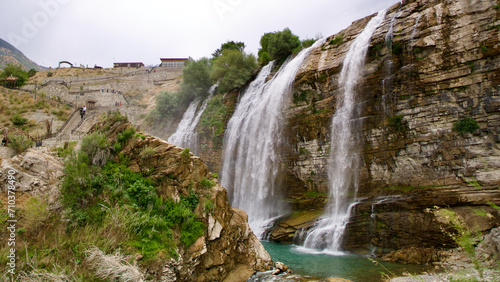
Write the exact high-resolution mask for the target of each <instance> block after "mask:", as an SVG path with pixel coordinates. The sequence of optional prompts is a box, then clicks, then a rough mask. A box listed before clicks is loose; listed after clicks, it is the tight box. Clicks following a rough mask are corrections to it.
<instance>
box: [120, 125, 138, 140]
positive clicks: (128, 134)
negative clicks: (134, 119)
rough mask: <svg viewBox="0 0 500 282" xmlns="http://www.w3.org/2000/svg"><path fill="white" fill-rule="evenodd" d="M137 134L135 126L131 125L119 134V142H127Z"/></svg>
mask: <svg viewBox="0 0 500 282" xmlns="http://www.w3.org/2000/svg"><path fill="white" fill-rule="evenodd" d="M134 134H135V128H134V127H132V126H130V127H127V128H126V129H125V130H123V131H122V132H120V133H119V134H118V137H117V140H118V142H120V143H122V144H125V143H126V142H127V141H128V140H129V139H130V138H132V136H134Z"/></svg>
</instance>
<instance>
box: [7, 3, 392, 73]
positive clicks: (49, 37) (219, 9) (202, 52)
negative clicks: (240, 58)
mask: <svg viewBox="0 0 500 282" xmlns="http://www.w3.org/2000/svg"><path fill="white" fill-rule="evenodd" d="M397 2H400V1H398V0H306V1H304V0H183V1H181V0H177V1H173V0H143V1H138V0H2V1H1V3H0V38H2V39H4V40H6V41H8V42H9V43H11V44H12V45H14V46H15V47H17V48H18V49H19V50H21V51H22V52H23V53H24V54H25V55H26V56H28V58H30V59H32V60H34V61H35V62H36V63H38V64H41V65H43V66H52V67H57V64H58V62H59V61H62V60H67V61H70V62H72V63H77V64H83V65H88V66H89V67H90V66H94V65H95V64H97V65H100V66H103V67H111V66H112V64H113V62H125V61H127V62H132V61H133V62H136V61H138V62H144V63H145V64H146V65H156V64H159V63H160V60H159V58H164V57H193V58H195V59H198V58H201V57H209V56H210V55H211V54H212V52H213V51H214V50H215V49H217V48H219V47H220V45H221V44H222V43H224V42H226V41H228V40H233V41H242V42H244V43H245V44H246V46H247V47H246V49H245V51H246V52H249V53H254V54H256V53H257V50H258V48H259V40H260V37H261V36H262V35H263V34H264V33H266V32H272V31H278V30H283V29H284V28H286V27H289V28H290V29H291V30H292V32H293V33H294V34H296V35H298V36H299V37H300V38H301V39H305V38H315V37H316V36H317V35H322V36H330V35H332V34H335V33H337V32H338V31H340V30H342V29H344V28H346V27H347V26H349V24H350V23H351V22H353V21H354V20H357V19H360V18H363V17H365V16H368V15H370V14H373V13H376V12H378V11H379V10H382V9H384V8H388V7H390V6H391V5H392V4H394V3H397Z"/></svg>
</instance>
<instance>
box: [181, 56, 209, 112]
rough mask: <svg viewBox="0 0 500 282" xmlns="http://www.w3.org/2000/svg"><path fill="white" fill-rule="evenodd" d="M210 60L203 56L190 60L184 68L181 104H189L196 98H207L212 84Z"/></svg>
mask: <svg viewBox="0 0 500 282" xmlns="http://www.w3.org/2000/svg"><path fill="white" fill-rule="evenodd" d="M210 71H211V65H210V60H209V59H207V58H201V59H199V60H198V61H194V60H189V61H188V62H187V64H186V66H184V68H182V83H181V91H180V93H179V97H180V98H179V101H180V102H181V104H188V103H190V102H191V101H193V100H194V99H195V98H198V97H201V98H205V97H207V96H208V90H209V89H210V86H212V81H211V80H210Z"/></svg>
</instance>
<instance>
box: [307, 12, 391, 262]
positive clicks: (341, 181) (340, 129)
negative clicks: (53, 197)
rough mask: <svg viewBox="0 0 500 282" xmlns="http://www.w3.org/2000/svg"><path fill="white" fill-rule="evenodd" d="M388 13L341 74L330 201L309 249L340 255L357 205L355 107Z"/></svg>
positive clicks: (358, 43) (369, 28) (363, 37)
mask: <svg viewBox="0 0 500 282" xmlns="http://www.w3.org/2000/svg"><path fill="white" fill-rule="evenodd" d="M385 14H386V10H383V11H381V12H379V13H378V14H377V15H376V16H375V17H373V18H372V19H371V20H370V21H369V22H368V24H367V25H366V27H365V29H364V30H363V31H362V32H361V33H360V34H359V35H358V36H357V37H356V39H355V40H354V42H353V43H352V44H351V46H350V47H349V51H348V52H347V54H346V57H345V59H344V62H343V67H342V71H341V73H340V80H339V85H340V93H342V94H343V95H342V96H341V97H339V99H338V103H337V111H336V113H335V115H334V116H333V118H332V131H331V142H330V146H331V153H330V161H331V163H330V164H329V170H328V177H329V181H330V183H329V185H330V189H329V192H330V194H329V202H328V205H327V207H326V213H325V215H324V217H323V218H322V219H321V220H319V221H318V222H317V223H316V224H315V225H314V226H313V227H312V228H311V230H310V231H309V232H308V234H307V237H306V239H305V241H304V246H305V247H306V248H312V249H322V250H323V251H324V252H326V253H332V254H337V253H339V252H340V246H341V238H342V235H343V233H344V230H345V228H346V225H347V223H348V221H349V216H350V214H351V210H352V209H353V208H354V206H355V205H356V192H357V189H358V185H359V181H358V175H359V165H360V160H361V157H360V154H359V145H360V140H359V139H360V135H359V134H358V133H359V132H360V131H361V129H362V128H361V121H362V119H359V118H358V116H359V114H360V109H359V108H356V107H355V105H356V103H355V100H356V87H357V86H358V85H359V83H360V82H361V81H362V78H363V77H362V70H363V66H364V62H365V58H366V53H367V51H368V47H369V45H370V41H371V38H372V35H373V33H374V32H375V29H376V28H377V27H378V26H379V25H380V24H381V23H382V21H383V20H384V18H385Z"/></svg>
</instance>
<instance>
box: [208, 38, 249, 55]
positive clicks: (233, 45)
mask: <svg viewBox="0 0 500 282" xmlns="http://www.w3.org/2000/svg"><path fill="white" fill-rule="evenodd" d="M244 49H245V43H243V42H234V41H228V42H226V43H224V44H222V45H221V47H220V48H219V49H217V50H215V52H214V53H213V54H212V56H213V57H214V58H217V57H219V56H220V55H222V53H223V52H224V51H225V50H236V51H240V52H243V50H244Z"/></svg>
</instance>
